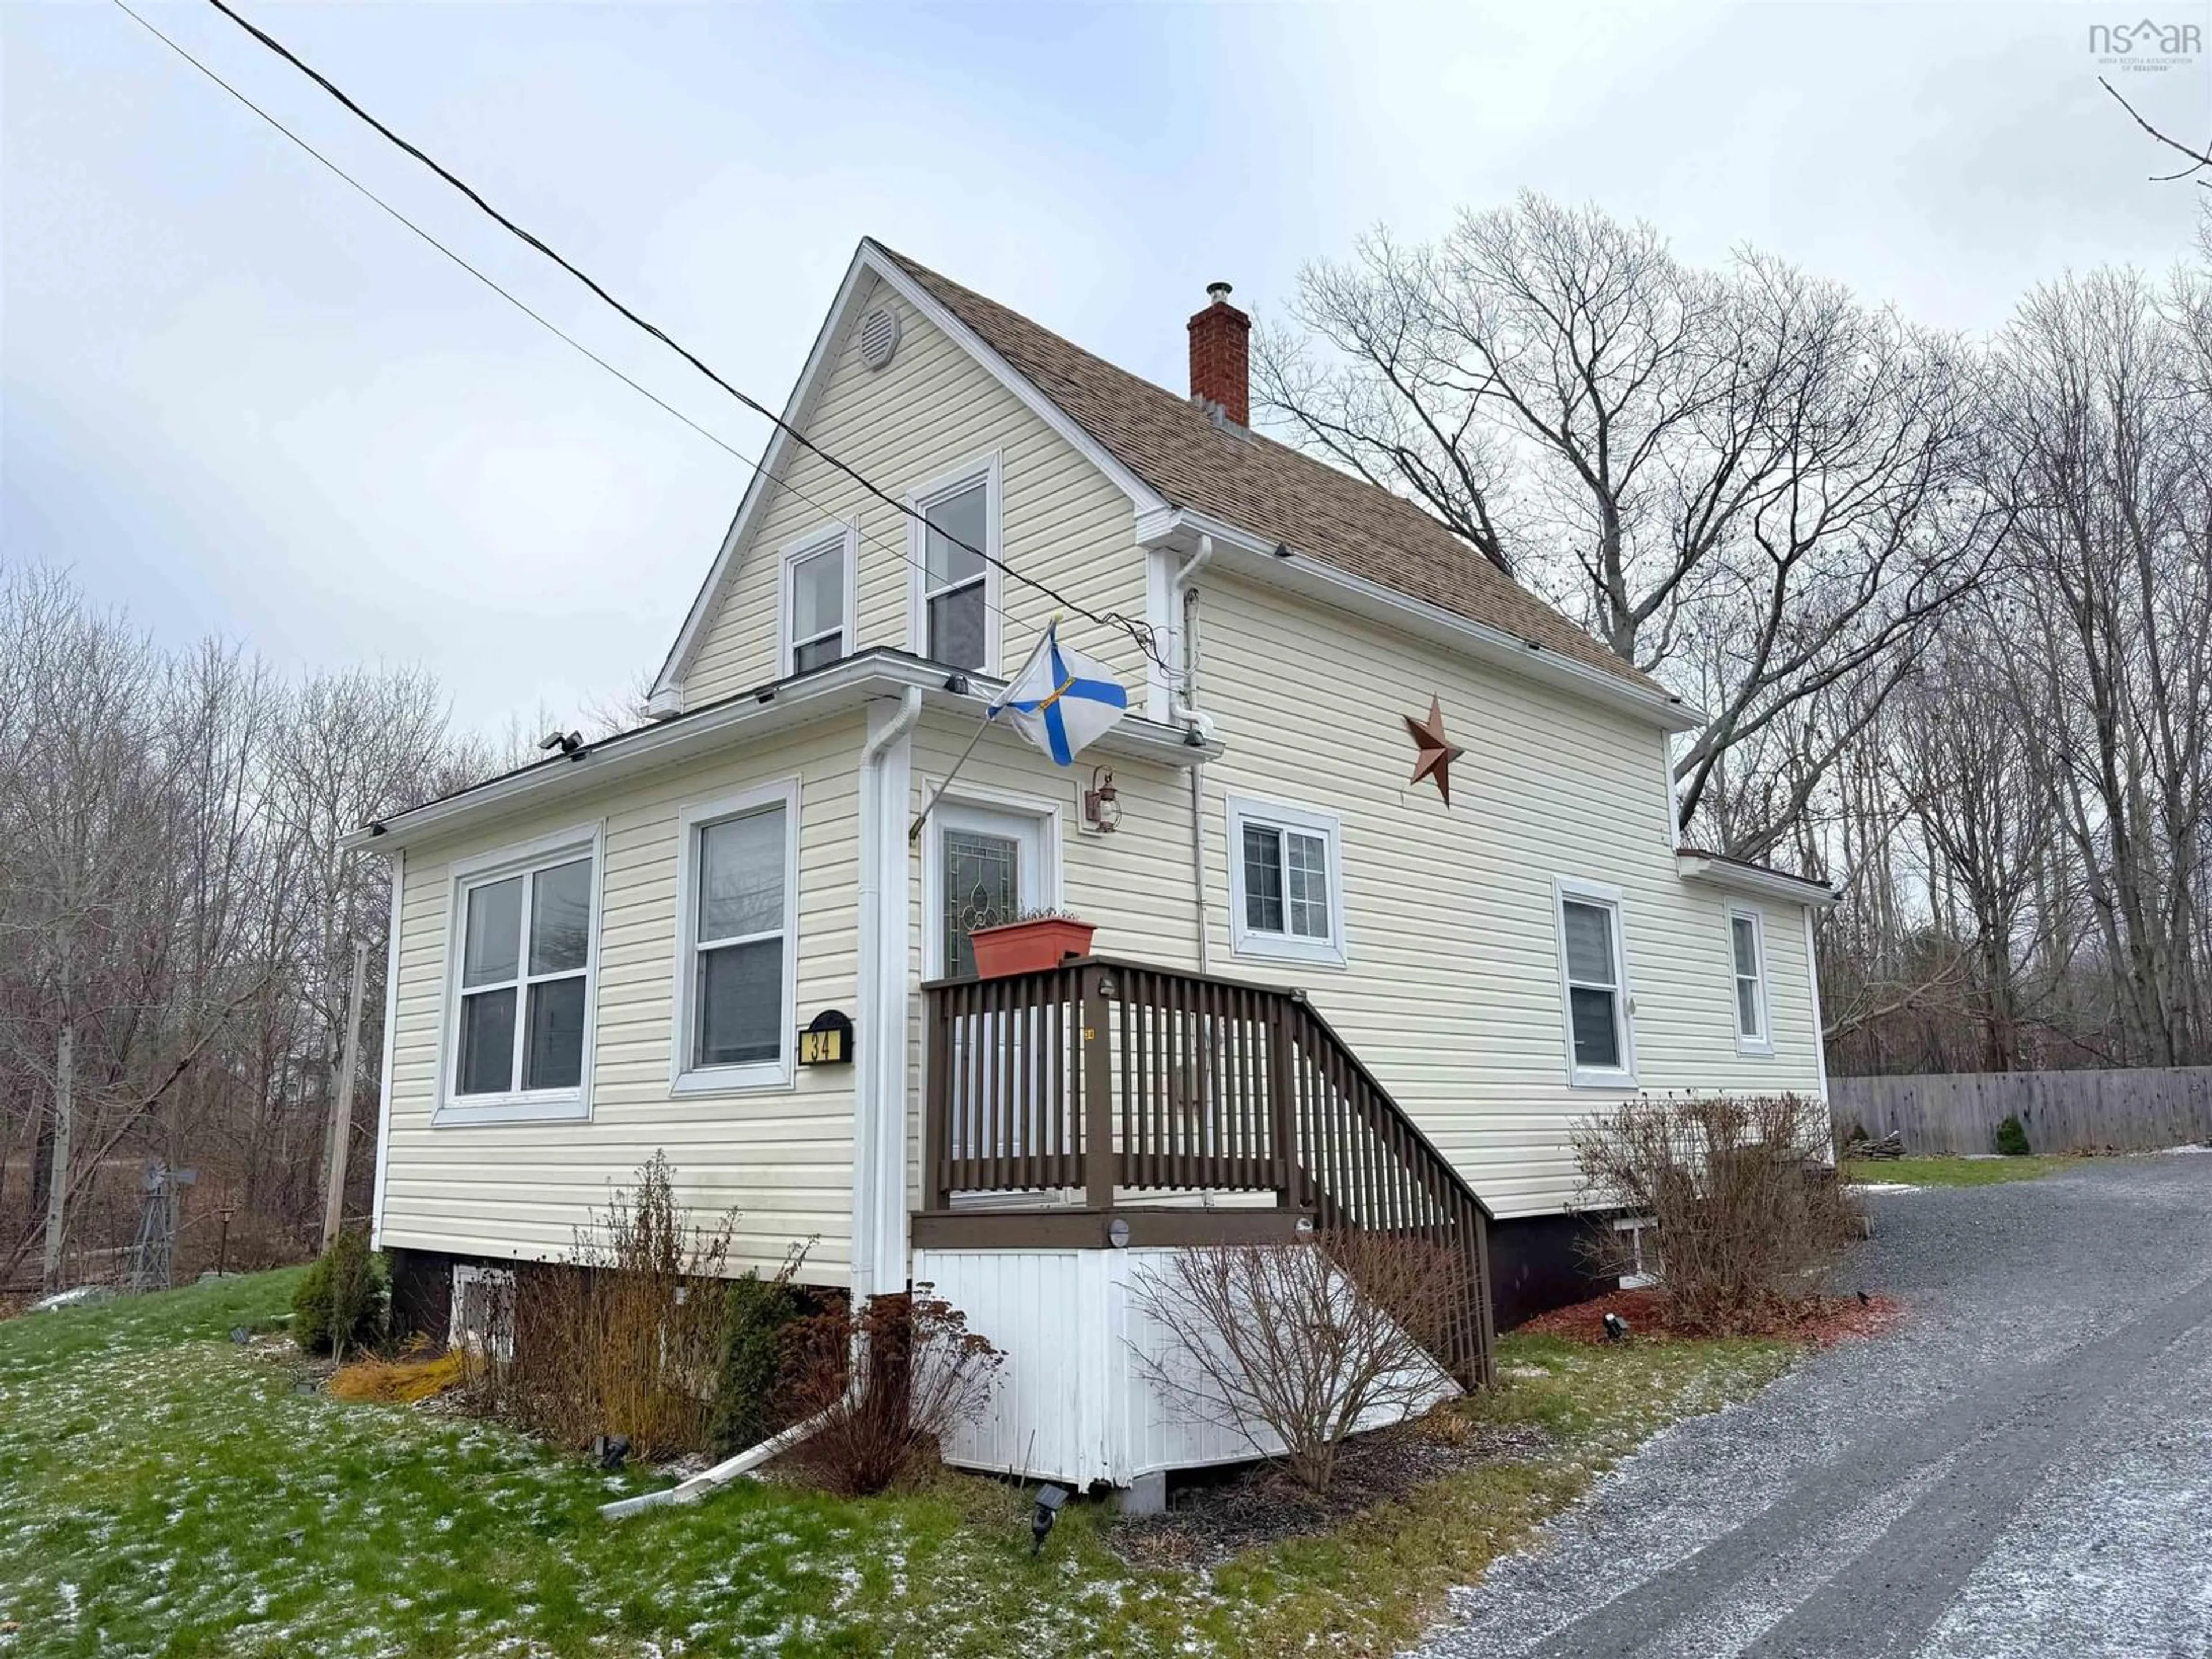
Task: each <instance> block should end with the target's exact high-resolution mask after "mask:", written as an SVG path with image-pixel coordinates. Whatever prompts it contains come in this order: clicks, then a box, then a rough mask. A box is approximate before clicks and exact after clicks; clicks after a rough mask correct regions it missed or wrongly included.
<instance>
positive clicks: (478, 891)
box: [446, 830, 598, 1116]
mask: <svg viewBox="0 0 2212 1659" xmlns="http://www.w3.org/2000/svg"><path fill="white" fill-rule="evenodd" d="M597 877H598V852H597V835H596V832H595V831H592V830H579V831H575V832H573V833H572V834H570V835H568V836H555V837H551V838H549V840H547V841H544V842H533V843H532V844H531V845H529V846H527V847H524V848H509V849H507V850H506V851H504V852H501V853H495V854H489V855H487V856H486V857H484V858H481V859H471V860H466V861H465V863H462V864H459V865H457V866H455V869H454V906H453V914H454V927H453V953H454V969H453V995H452V999H451V1016H450V1017H451V1022H452V1024H451V1030H450V1032H449V1037H448V1041H449V1043H450V1047H449V1048H448V1050H447V1055H448V1070H447V1076H448V1078H449V1079H451V1081H450V1083H449V1085H448V1086H447V1091H446V1093H447V1103H450V1104H453V1105H454V1106H456V1107H465V1108H468V1109H470V1110H471V1111H476V1110H477V1109H482V1108H487V1107H489V1108H497V1109H501V1114H500V1115H509V1116H529V1115H541V1114H544V1115H556V1116H566V1115H579V1116H580V1115H583V1112H584V1109H585V1092H584V1076H585V1073H586V1068H587V1066H588V1064H589V1054H590V1050H591V1017H592V1016H591V1009H592V975H593V957H594V951H593V949H592V940H593V928H592V907H593V897H594V891H595V889H596V887H597Z"/></svg>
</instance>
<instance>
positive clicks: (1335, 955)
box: [1229, 795, 1345, 967]
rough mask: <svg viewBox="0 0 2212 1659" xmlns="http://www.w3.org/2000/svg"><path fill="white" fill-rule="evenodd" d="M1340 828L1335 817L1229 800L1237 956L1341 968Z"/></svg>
mask: <svg viewBox="0 0 2212 1659" xmlns="http://www.w3.org/2000/svg"><path fill="white" fill-rule="evenodd" d="M1342 842H1343V831H1342V829H1341V826H1340V823H1339V821H1338V819H1337V817H1336V815H1335V814H1334V813H1332V812H1316V811H1313V810H1312V809H1311V808H1309V807H1304V806H1290V805H1283V804H1281V803H1279V802H1276V801H1265V800H1253V799H1244V798H1242V797H1239V796H1235V795H1232V796H1231V797H1230V799H1229V933H1230V939H1231V946H1232V948H1233V949H1234V950H1235V951H1236V953H1237V955H1238V956H1240V957H1271V958H1273V959H1276V960H1279V961H1287V962H1318V963H1329V964H1333V965H1334V966H1338V967H1341V966H1342V965H1343V963H1344V957H1345V951H1344V859H1343V851H1342Z"/></svg>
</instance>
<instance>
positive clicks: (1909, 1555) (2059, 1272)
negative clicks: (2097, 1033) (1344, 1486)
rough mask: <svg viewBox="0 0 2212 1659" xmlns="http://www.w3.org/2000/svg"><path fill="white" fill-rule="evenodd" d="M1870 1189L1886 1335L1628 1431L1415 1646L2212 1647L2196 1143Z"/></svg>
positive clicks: (1650, 1651)
mask: <svg viewBox="0 0 2212 1659" xmlns="http://www.w3.org/2000/svg"><path fill="white" fill-rule="evenodd" d="M1868 1201H1869V1204H1870V1205H1871V1206H1872V1207H1873V1209H1874V1213H1875V1227H1876V1234H1877V1236H1876V1237H1875V1239H1874V1240H1873V1241H1872V1242H1871V1243H1869V1244H1867V1245H1866V1246H1864V1247H1863V1249H1861V1250H1860V1251H1859V1252H1858V1253H1857V1256H1856V1257H1855V1258H1854V1259H1853V1261H1851V1262H1850V1265H1849V1266H1848V1267H1847V1268H1846V1270H1845V1274H1844V1281H1843V1283H1844V1288H1851V1287H1853V1286H1857V1285H1863V1286H1864V1287H1866V1288H1867V1289H1869V1290H1880V1291H1889V1292H1891V1293H1893V1294H1894V1295H1896V1296H1898V1297H1900V1298H1901V1299H1902V1300H1903V1301H1904V1303H1905V1308H1906V1316H1905V1323H1904V1325H1903V1327H1902V1328H1901V1329H1899V1331H1898V1332H1897V1333H1895V1334H1893V1335H1891V1336H1887V1337H1884V1338H1880V1339H1876V1340H1870V1341H1853V1342H1846V1343H1844V1344H1843V1345H1841V1346H1838V1347H1836V1348H1834V1349H1832V1350H1830V1351H1829V1352H1826V1353H1822V1354H1820V1355H1817V1356H1815V1357H1814V1358H1811V1359H1810V1360H1808V1362H1806V1363H1805V1364H1802V1365H1801V1366H1799V1367H1798V1368H1797V1369H1796V1370H1794V1371H1792V1372H1791V1373H1790V1375H1789V1376H1786V1377H1784V1379H1783V1380H1782V1381H1781V1382H1779V1383H1776V1384H1775V1385H1774V1386H1773V1387H1772V1388H1771V1389H1768V1390H1767V1391H1766V1393H1765V1394H1764V1395H1761V1396H1760V1397H1759V1399H1757V1400H1755V1401H1752V1402H1751V1403H1749V1404H1748V1405H1746V1406H1742V1407H1737V1408H1735V1409H1734V1410H1731V1411H1728V1412H1724V1413H1721V1414H1719V1415H1717V1416H1713V1417H1706V1418H1702V1419H1695V1420H1693V1421H1691V1422H1688V1423H1685V1424H1682V1425H1679V1426H1677V1427H1675V1428H1674V1429H1672V1430H1669V1431H1668V1432H1666V1433H1665V1434H1663V1435H1662V1436H1661V1437H1658V1438H1657V1439H1656V1440H1654V1441H1652V1442H1651V1443H1650V1444H1649V1445H1648V1446H1646V1447H1645V1448H1644V1449H1643V1450H1642V1451H1640V1452H1639V1453H1638V1454H1637V1455H1636V1456H1634V1457H1633V1458H1632V1459H1631V1460H1629V1462H1626V1463H1625V1464H1624V1465H1622V1466H1621V1467H1620V1468H1619V1469H1617V1470H1616V1471H1614V1473H1613V1474H1611V1475H1610V1476H1608V1477H1607V1479H1606V1480H1603V1481H1602V1482H1601V1483H1600V1485H1599V1486H1598V1487H1597V1488H1596V1490H1595V1491H1594V1492H1592V1493H1591V1494H1590V1496H1589V1498H1587V1499H1585V1500H1584V1501H1583V1503H1582V1504H1578V1505H1577V1506H1576V1508H1574V1509H1573V1510H1571V1511H1569V1512H1568V1513H1567V1514H1566V1515H1565V1516H1562V1517H1561V1518H1560V1519H1559V1522H1557V1523H1556V1524H1555V1525H1553V1527H1552V1528H1549V1529H1548V1531H1547V1535H1546V1538H1545V1541H1544V1542H1543V1543H1542V1544H1541V1545H1540V1546H1539V1547H1538V1548H1537V1549H1536V1550H1535V1551H1534V1552H1532V1553H1528V1554H1525V1555H1518V1556H1514V1557H1511V1558H1510V1559H1507V1560H1504V1561H1502V1562H1500V1563H1498V1565H1497V1566H1496V1567H1494V1568H1493V1569H1492V1571H1490V1572H1489V1573H1488V1574H1487V1575H1486V1577H1485V1578H1484V1579H1483V1581H1482V1582H1481V1583H1480V1584H1477V1585H1475V1586H1474V1587H1473V1588H1472V1589H1466V1590H1462V1591H1460V1592H1458V1593H1457V1594H1456V1595H1455V1596H1454V1598H1453V1607H1452V1611H1453V1613H1454V1615H1455V1617H1454V1619H1453V1620H1452V1621H1451V1622H1449V1624H1448V1625H1446V1626H1443V1627H1441V1628H1439V1629H1438V1630H1437V1631H1435V1632H1432V1633H1431V1638H1430V1642H1431V1645H1430V1646H1428V1647H1427V1648H1425V1649H1424V1650H1422V1651H1423V1652H1424V1653H1425V1654H1427V1655H1431V1656H1435V1659H1478V1656H1480V1659H1506V1656H1537V1655H1543V1656H1561V1659H1565V1656H1589V1659H1600V1656H1602V1659H1622V1656H1628V1655H1637V1656H1649V1659H1661V1656H1668V1659H1724V1656H1737V1655H1744V1656H1754V1655H1755V1656H1759V1659H1781V1656H1799V1655H1802V1656H1814V1655H1819V1656H1824V1659H1825V1656H1836V1659H1846V1656H1850V1659H1857V1656H1874V1655H1896V1656H1904V1655H1921V1656H1928V1659H2002V1656H2011V1655H2022V1654H2036V1655H2064V1656H2069V1659H2071V1656H2075V1655H2083V1656H2087V1655H2115V1656H2118V1655H2125V1656H2128V1659H2152V1656H2156V1659H2166V1656H2172V1659H2184V1656H2185V1659H2206V1656H2208V1655H2212V1153H2203V1154H2199V1155H2197V1156H2189V1155H2185V1154H2179V1153H2175V1154H2168V1155H2165V1156H2158V1157H2145V1158H2112V1159H2102V1160H2097V1161H2094V1162H2085V1163H2083V1164H2080V1165H2078V1166H2075V1167H2072V1168H2069V1169H2068V1170H2063V1171H2061V1172H2060V1173H2058V1174H2056V1175H2052V1176H2046V1177H2045V1178H2044V1179H2042V1180H2040V1181H2030V1182H2019V1183H2017V1184H2013V1185H2004V1186H1991V1187H1981V1188H1925V1189H1923V1190H1920V1191H1917V1192H1905V1193H1891V1194H1876V1195H1875V1196H1874V1197H1872V1198H1870V1199H1869V1200H1868Z"/></svg>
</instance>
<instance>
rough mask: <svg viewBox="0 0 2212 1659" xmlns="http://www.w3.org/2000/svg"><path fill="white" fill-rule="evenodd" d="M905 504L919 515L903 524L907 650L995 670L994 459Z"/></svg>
mask: <svg viewBox="0 0 2212 1659" xmlns="http://www.w3.org/2000/svg"><path fill="white" fill-rule="evenodd" d="M913 501H914V506H915V510H916V511H917V512H918V513H920V514H921V520H920V521H919V522H915V523H912V524H911V526H910V528H911V541H910V546H911V549H912V552H913V559H914V564H915V574H914V588H913V605H914V615H913V618H912V627H913V637H914V640H915V650H916V651H917V652H919V653H921V655H922V656H925V657H927V658H928V659H930V660H931V661H932V662H941V663H945V664H947V665H951V667H954V668H967V669H973V670H975V671H976V672H978V673H996V672H997V671H998V656H999V650H998V631H999V630H998V625H997V622H998V619H997V617H996V614H995V613H996V611H997V607H998V594H999V581H998V569H997V567H996V566H994V564H993V563H992V562H991V561H992V559H994V558H996V557H997V556H998V553H999V465H998V459H997V457H995V456H992V457H989V458H987V459H984V460H981V461H978V462H976V463H975V464H973V465H969V466H968V467H964V468H963V469H962V470H961V471H958V472H956V473H953V474H951V475H950V476H948V477H945V478H942V479H940V480H939V481H938V482H937V483H933V484H932V485H930V486H929V487H928V488H927V489H922V490H920V491H918V492H916V494H915V496H914V497H913ZM986 555H987V556H986Z"/></svg>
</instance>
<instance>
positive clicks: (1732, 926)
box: [1728, 905, 1774, 1054]
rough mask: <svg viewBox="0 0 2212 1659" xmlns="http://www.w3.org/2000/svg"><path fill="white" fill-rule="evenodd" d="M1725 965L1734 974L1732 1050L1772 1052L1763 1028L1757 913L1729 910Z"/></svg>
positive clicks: (1762, 957) (1761, 938) (1762, 955)
mask: <svg viewBox="0 0 2212 1659" xmlns="http://www.w3.org/2000/svg"><path fill="white" fill-rule="evenodd" d="M1728 920H1729V965H1730V967H1732V968H1733V969H1735V1041H1736V1047H1737V1048H1741V1049H1742V1050H1743V1052H1744V1053H1746V1054H1772V1053H1773V1052H1774V1034H1773V1032H1772V1031H1771V1030H1769V1029H1768V1027H1767V1016H1766V938H1765V932H1764V930H1763V929H1762V928H1761V927H1760V925H1759V912H1758V911H1756V910H1747V909H1739V908H1736V907H1735V906H1734V905H1731V906H1729V919H1728Z"/></svg>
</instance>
